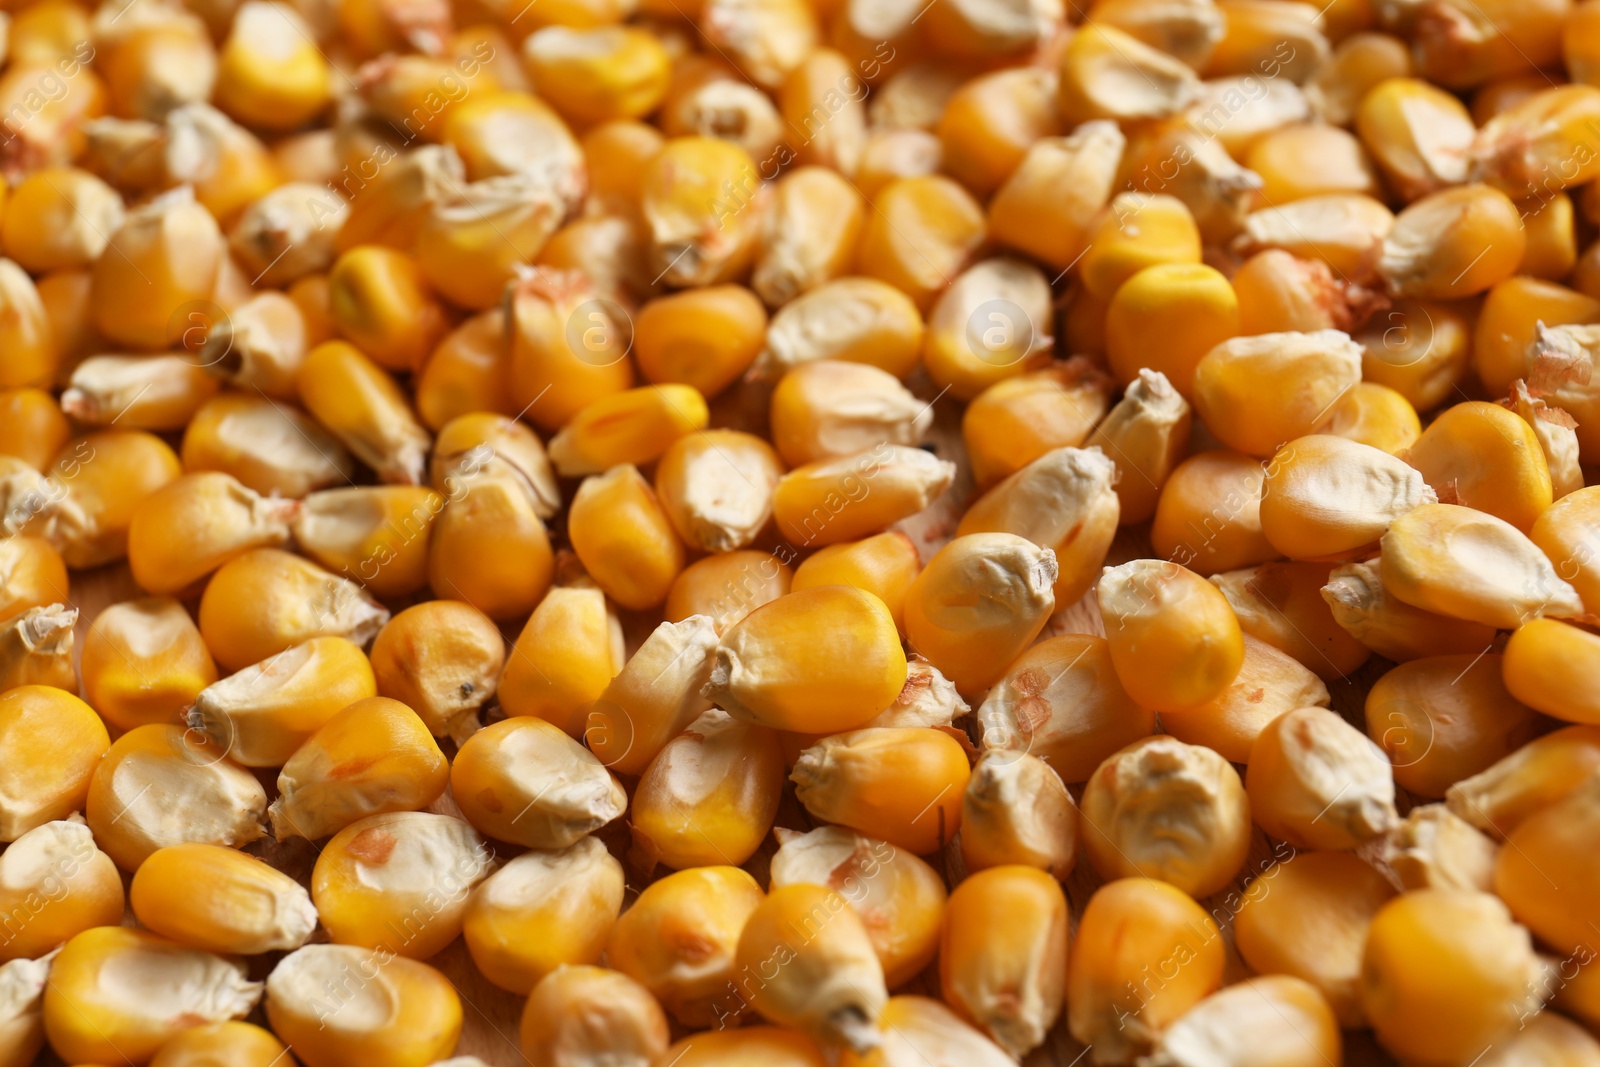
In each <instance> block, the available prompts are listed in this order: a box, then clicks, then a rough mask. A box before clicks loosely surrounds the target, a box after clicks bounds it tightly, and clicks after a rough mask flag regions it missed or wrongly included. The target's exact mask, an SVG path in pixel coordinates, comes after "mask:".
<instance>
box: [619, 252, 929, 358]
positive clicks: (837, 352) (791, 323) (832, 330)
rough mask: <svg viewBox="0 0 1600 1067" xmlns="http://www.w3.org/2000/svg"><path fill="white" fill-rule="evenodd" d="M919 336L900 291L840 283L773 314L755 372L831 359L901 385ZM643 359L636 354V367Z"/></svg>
mask: <svg viewBox="0 0 1600 1067" xmlns="http://www.w3.org/2000/svg"><path fill="white" fill-rule="evenodd" d="M688 295H690V294H681V295H680V297H678V298H677V299H682V298H683V297H685V296H688ZM658 303H659V301H658ZM654 306H655V305H654V304H651V305H649V307H654ZM649 307H647V308H646V314H648V311H649ZM644 317H645V316H644V315H641V316H640V318H641V320H642V319H643V318H644ZM923 331H924V327H923V322H922V314H921V312H919V311H918V310H917V306H916V304H914V303H913V302H912V301H911V299H910V298H909V297H908V296H906V295H905V294H904V293H902V292H901V291H900V290H899V289H896V288H895V287H894V286H892V285H889V284H887V283H885V282H881V281H878V280H877V279H876V278H855V277H852V278H840V279H837V280H836V281H831V282H825V283H823V284H822V285H820V286H818V287H817V288H815V289H813V290H811V291H810V292H807V293H802V294H801V295H800V296H798V297H796V298H795V299H794V300H793V301H791V302H789V303H788V304H785V305H784V306H783V307H781V308H779V309H778V311H777V313H776V314H774V315H773V317H772V322H771V324H770V326H768V328H767V331H766V337H765V348H764V349H763V350H762V351H761V353H760V362H759V363H758V364H757V367H758V369H759V370H762V371H765V372H769V373H777V374H781V373H782V372H784V371H788V370H792V369H794V368H795V367H798V366H800V365H801V364H804V363H808V362H811V361H813V360H819V359H832V360H841V361H844V362H847V363H866V364H870V365H872V366H874V367H877V368H879V369H880V370H885V371H888V372H889V373H890V374H892V375H894V376H895V377H896V378H900V379H901V380H904V379H905V378H906V377H908V376H909V375H910V374H911V372H912V371H913V370H914V369H915V368H916V366H917V361H918V359H919V357H920V353H921V350H922V342H923ZM757 347H760V345H759V344H758V346H757ZM644 359H645V356H644V353H643V352H642V351H641V354H640V361H641V365H643V362H644ZM741 369H742V368H741ZM646 373H647V374H648V372H646Z"/></svg>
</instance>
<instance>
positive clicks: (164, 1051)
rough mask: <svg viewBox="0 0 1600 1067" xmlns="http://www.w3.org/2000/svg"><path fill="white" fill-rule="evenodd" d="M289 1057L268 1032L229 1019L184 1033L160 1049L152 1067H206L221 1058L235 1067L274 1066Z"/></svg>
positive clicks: (281, 1044)
mask: <svg viewBox="0 0 1600 1067" xmlns="http://www.w3.org/2000/svg"><path fill="white" fill-rule="evenodd" d="M286 1055H288V1050H287V1049H285V1048H284V1047H283V1042H281V1041H279V1040H278V1039H277V1038H276V1037H273V1036H272V1034H271V1033H270V1032H269V1031H267V1030H263V1029H262V1028H261V1027H259V1026H255V1025H252V1024H250V1023H241V1022H234V1021H232V1020H230V1021H228V1022H221V1023H207V1024H205V1025H204V1026H196V1027H194V1028H193V1029H192V1030H185V1031H183V1032H182V1033H181V1034H178V1035H177V1036H176V1037H174V1038H173V1039H172V1040H171V1041H168V1042H167V1043H166V1044H164V1045H162V1046H161V1051H160V1052H157V1053H156V1055H155V1058H154V1059H152V1060H151V1061H150V1067H205V1065H206V1064H208V1063H213V1062H216V1061H217V1060H218V1059H221V1060H224V1061H226V1062H227V1063H230V1064H234V1065H236V1067H273V1064H275V1063H277V1062H279V1061H280V1060H281V1059H282V1058H283V1057H284V1056H286Z"/></svg>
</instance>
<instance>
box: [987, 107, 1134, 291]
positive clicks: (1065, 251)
mask: <svg viewBox="0 0 1600 1067" xmlns="http://www.w3.org/2000/svg"><path fill="white" fill-rule="evenodd" d="M1125 144H1126V139H1125V138H1124V137H1123V135H1122V132H1121V131H1120V130H1119V129H1118V128H1117V126H1116V124H1115V123H1112V122H1106V121H1096V122H1090V123H1084V124H1083V125H1082V126H1080V127H1079V128H1078V129H1076V130H1074V131H1073V132H1072V133H1071V134H1069V135H1067V136H1066V137H1044V138H1040V139H1038V140H1036V141H1034V142H1033V144H1032V145H1031V146H1029V147H1028V149H1027V152H1026V154H1025V155H1023V156H1022V157H1021V160H1020V161H1019V162H1018V163H1017V164H1016V165H1015V166H1014V167H1013V169H1012V170H1011V173H1010V176H1009V177H1008V178H1006V180H1005V182H1004V183H1003V184H1002V185H1001V186H1000V188H999V190H998V191H997V192H996V193H995V194H994V197H993V199H992V200H990V202H989V230H990V233H991V234H992V236H993V237H994V238H995V240H997V241H999V242H1001V243H1002V244H1005V245H1009V246H1010V247H1012V248H1015V249H1017V250H1018V251H1020V252H1024V253H1026V254H1028V255H1030V256H1033V257H1034V258H1036V259H1039V260H1042V261H1043V262H1044V263H1046V264H1048V265H1049V266H1050V268H1051V270H1052V271H1065V270H1066V269H1068V268H1069V267H1070V266H1072V265H1073V264H1074V263H1076V262H1077V259H1078V257H1079V255H1080V254H1082V253H1083V251H1084V248H1085V245H1086V241H1087V239H1088V234H1089V230H1090V227H1091V226H1092V225H1093V224H1094V220H1095V215H1096V213H1097V212H1099V211H1100V209H1101V208H1103V207H1105V205H1106V202H1107V201H1108V200H1110V199H1111V193H1112V189H1113V187H1114V184H1115V180H1116V176H1117V164H1118V162H1119V161H1120V159H1121V157H1122V152H1123V148H1124V146H1125ZM1107 295H1109V294H1107Z"/></svg>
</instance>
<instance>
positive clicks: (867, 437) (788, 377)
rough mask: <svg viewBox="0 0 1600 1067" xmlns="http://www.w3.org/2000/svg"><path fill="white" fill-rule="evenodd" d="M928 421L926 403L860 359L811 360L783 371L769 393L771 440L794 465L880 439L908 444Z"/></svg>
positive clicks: (854, 449) (930, 414)
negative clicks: (770, 397)
mask: <svg viewBox="0 0 1600 1067" xmlns="http://www.w3.org/2000/svg"><path fill="white" fill-rule="evenodd" d="M932 424H933V409H932V407H931V406H930V405H928V404H925V403H923V402H922V401H920V400H918V399H917V398H916V397H914V396H913V395H912V394H911V392H910V391H909V390H907V389H906V388H905V386H903V385H901V384H900V382H899V380H897V379H896V378H895V377H894V376H893V375H891V374H889V373H888V372H887V371H882V370H879V369H878V368H876V367H871V366H867V365H866V364H863V363H848V362H842V361H838V360H828V359H822V360H812V361H810V362H807V363H803V364H801V365H800V366H798V367H795V368H794V369H793V370H791V371H790V372H788V373H787V374H785V375H784V376H783V378H782V379H781V380H780V381H779V383H778V387H777V388H776V389H775V390H773V393H772V406H771V435H772V443H773V445H774V446H775V447H776V448H777V450H778V453H779V455H781V456H782V457H783V459H784V462H786V463H788V464H790V465H791V466H796V467H798V466H801V465H803V464H806V463H814V462H817V461H820V460H827V459H835V458H838V457H840V456H850V455H854V454H856V453H859V452H861V451H863V450H865V449H869V448H871V447H873V446H874V445H877V444H880V443H888V444H895V445H913V446H914V445H916V444H918V443H919V442H920V441H921V440H922V437H923V435H924V434H926V433H927V431H928V428H929V427H930V426H931V425H932Z"/></svg>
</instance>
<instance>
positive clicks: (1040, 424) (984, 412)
mask: <svg viewBox="0 0 1600 1067" xmlns="http://www.w3.org/2000/svg"><path fill="white" fill-rule="evenodd" d="M1110 392H1111V383H1110V382H1109V381H1108V380H1107V378H1106V377H1105V375H1104V374H1102V373H1100V372H1099V371H1098V370H1097V369H1096V368H1095V367H1094V366H1093V365H1092V364H1091V363H1089V362H1088V361H1086V360H1068V361H1066V362H1065V363H1061V364H1057V365H1054V366H1051V367H1047V368H1045V369H1043V370H1037V371H1029V372H1028V373H1026V374H1022V375H1020V376H1018V377H1016V378H1008V379H1006V380H1005V381H1001V382H996V383H995V384H994V385H992V386H990V387H989V388H988V389H986V390H984V391H983V392H982V393H980V394H979V395H978V397H977V398H976V399H974V400H973V401H972V403H971V404H969V405H967V410H966V412H965V414H964V415H963V416H962V420H961V435H962V439H963V441H964V443H965V444H966V446H967V456H968V458H969V459H970V461H971V463H972V470H973V478H974V479H975V480H976V481H977V483H978V484H979V485H980V486H989V485H992V484H993V483H995V482H997V481H999V480H1000V479H1001V478H1005V477H1007V476H1009V475H1012V474H1015V473H1016V472H1017V471H1018V470H1020V469H1021V468H1022V467H1024V466H1026V465H1027V464H1029V463H1032V462H1033V461H1034V460H1036V459H1038V458H1040V457H1041V456H1043V455H1044V454H1045V453H1047V452H1049V451H1051V450H1052V449H1056V448H1063V447H1074V448H1075V447H1077V446H1079V445H1082V444H1083V443H1084V440H1085V439H1086V438H1087V437H1088V436H1089V433H1090V431H1091V430H1092V429H1093V428H1094V427H1095V425H1096V424H1097V423H1099V422H1100V421H1101V420H1102V419H1103V418H1104V417H1105V414H1106V409H1107V408H1108V406H1109V404H1110ZM930 413H931V409H930ZM907 443H913V442H907Z"/></svg>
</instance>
